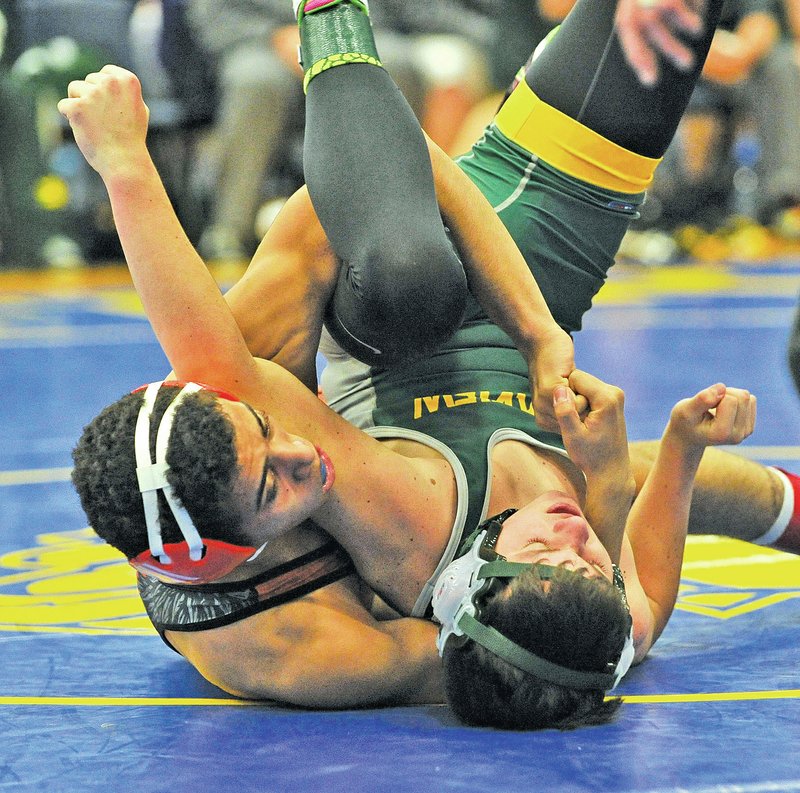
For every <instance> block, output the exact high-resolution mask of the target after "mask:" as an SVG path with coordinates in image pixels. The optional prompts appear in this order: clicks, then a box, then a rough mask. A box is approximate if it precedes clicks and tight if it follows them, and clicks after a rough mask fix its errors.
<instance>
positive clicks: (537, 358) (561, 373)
mask: <svg viewBox="0 0 800 793" xmlns="http://www.w3.org/2000/svg"><path fill="white" fill-rule="evenodd" d="M529 369H530V377H531V383H532V385H533V409H534V412H535V414H536V423H537V424H538V425H539V426H540V427H541V428H542V429H543V430H548V431H549V432H560V427H559V424H558V419H557V418H556V413H555V410H554V409H553V392H554V390H555V388H556V387H557V386H569V376H570V375H571V374H572V372H573V371H574V370H575V348H574V346H573V344H572V339H571V338H570V336H569V334H568V333H566V332H565V331H563V330H561V328H559V327H558V326H555V328H554V330H553V331H552V332H551V333H549V334H548V335H547V336H546V337H544V338H540V339H538V341H537V345H536V349H535V350H534V351H533V353H532V356H531V360H530V366H529ZM576 399H577V404H576V409H577V410H578V413H584V412H585V411H586V409H587V402H586V399H585V398H584V397H583V396H577V397H576Z"/></svg>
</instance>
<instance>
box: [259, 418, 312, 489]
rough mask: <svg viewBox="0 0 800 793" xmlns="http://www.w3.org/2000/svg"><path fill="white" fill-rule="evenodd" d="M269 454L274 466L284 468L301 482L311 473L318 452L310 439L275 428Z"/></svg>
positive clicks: (289, 474)
mask: <svg viewBox="0 0 800 793" xmlns="http://www.w3.org/2000/svg"><path fill="white" fill-rule="evenodd" d="M269 456H270V461H271V463H272V465H273V467H275V468H280V469H283V470H284V472H285V473H286V474H287V475H288V476H291V477H292V478H294V479H295V480H296V481H298V482H299V481H302V480H303V479H305V478H306V477H307V476H308V475H309V474H310V473H311V469H312V466H313V464H314V461H315V460H316V459H317V452H316V450H315V449H314V446H313V445H312V444H311V443H310V441H307V440H305V439H304V438H300V437H299V436H297V435H290V434H289V433H288V432H286V431H285V430H283V429H277V428H275V430H274V431H273V433H272V438H271V439H270V449H269Z"/></svg>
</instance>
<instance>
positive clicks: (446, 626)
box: [433, 509, 634, 691]
mask: <svg viewBox="0 0 800 793" xmlns="http://www.w3.org/2000/svg"><path fill="white" fill-rule="evenodd" d="M514 512H516V510H514V509H510V510H506V511H505V512H503V513H502V514H501V515H497V516H495V517H494V518H489V519H488V520H487V521H486V522H485V523H483V524H482V525H481V527H480V529H481V530H480V531H479V532H478V535H477V537H476V538H475V541H474V542H473V544H472V546H471V547H470V549H469V551H468V552H467V553H466V554H464V555H463V556H460V557H459V558H458V559H456V560H455V561H453V562H451V563H450V564H449V565H448V566H447V567H446V568H445V569H444V570H443V571H442V573H441V575H440V576H439V578H438V579H437V581H436V585H435V587H434V591H433V615H434V617H436V619H437V620H438V621H439V622H440V623H441V629H440V630H439V636H438V639H437V643H436V644H437V647H438V648H439V655H443V654H444V648H445V645H446V644H447V642H448V640H450V639H451V638H453V637H459V636H464V637H468V638H470V639H472V640H473V641H475V642H477V643H478V644H480V645H482V646H483V647H485V648H486V649H487V650H489V652H491V653H493V654H494V655H496V656H498V657H499V658H502V659H503V660H504V661H507V662H508V663H509V664H511V665H512V666H515V667H516V668H517V669H521V670H522V671H523V672H528V673H529V674H532V675H535V676H536V677H539V678H541V679H542V680H546V681H547V682H549V683H555V684H557V685H560V686H566V687H568V688H574V689H586V690H589V689H601V690H603V691H611V690H612V689H614V688H615V687H616V685H617V684H618V683H619V681H620V680H621V679H622V677H623V675H624V674H625V673H626V672H627V671H628V669H629V668H630V665H631V662H632V661H633V656H634V646H633V624H632V623H631V625H630V631H629V634H628V637H627V638H626V640H625V645H624V647H623V648H622V653H621V655H620V657H619V659H618V660H617V662H616V663H610V664H609V669H608V670H607V671H605V672H587V671H583V670H579V669H570V668H568V667H565V666H560V665H559V664H554V663H553V662H551V661H548V660H546V659H545V658H541V657H540V656H538V655H536V654H535V653H532V652H530V650H526V649H525V648H524V647H520V646H519V645H518V644H516V643H515V642H513V641H511V639H509V638H508V637H507V636H504V635H503V634H502V633H500V632H499V631H498V630H496V629H495V628H493V627H491V626H490V625H484V624H483V623H482V622H481V621H480V606H479V603H480V600H481V597H482V596H483V595H484V594H486V593H487V592H488V590H489V589H490V588H491V586H492V583H493V582H494V580H495V579H498V578H515V577H516V576H518V575H519V574H520V573H522V572H523V571H525V570H529V569H530V568H531V567H535V568H536V570H537V571H538V573H539V575H540V577H541V578H543V579H549V578H551V577H552V575H553V573H554V571H556V570H558V569H559V568H556V567H552V566H551V565H546V564H536V565H531V564H523V563H521V562H508V561H506V560H505V559H503V557H500V556H498V555H497V554H496V553H495V552H494V551H493V550H492V549H493V548H494V544H495V543H496V542H497V537H498V535H499V533H500V527H501V526H502V524H503V521H504V520H505V519H506V518H508V517H510V516H511V515H513V514H514ZM484 527H486V528H484ZM492 557H494V558H492ZM615 567H616V566H615ZM568 572H572V571H568ZM575 575H579V573H575ZM614 585H615V586H616V587H617V589H618V590H619V591H620V594H621V597H622V600H623V603H624V604H625V607H626V608H627V605H628V604H627V600H626V599H625V589H624V583H623V581H622V574H621V573H620V572H619V570H618V568H617V569H615V570H614Z"/></svg>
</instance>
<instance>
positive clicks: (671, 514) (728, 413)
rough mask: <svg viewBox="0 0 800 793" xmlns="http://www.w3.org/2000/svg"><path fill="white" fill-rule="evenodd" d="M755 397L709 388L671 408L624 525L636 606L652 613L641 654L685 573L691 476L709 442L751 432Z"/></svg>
mask: <svg viewBox="0 0 800 793" xmlns="http://www.w3.org/2000/svg"><path fill="white" fill-rule="evenodd" d="M754 422H755V398H754V397H752V396H751V395H750V394H749V393H748V392H746V391H741V390H739V389H733V388H727V389H726V387H725V386H723V385H716V386H711V387H710V388H707V389H704V390H703V391H701V392H699V393H698V394H697V395H696V396H694V397H692V398H690V399H684V400H682V401H681V402H679V403H678V404H677V405H676V406H675V407H674V408H673V410H672V414H671V416H670V421H669V424H668V425H667V428H666V430H665V431H664V436H663V437H662V439H661V444H660V446H659V450H658V453H657V455H656V459H655V461H654V463H653V467H652V468H651V469H650V472H649V473H648V475H647V479H646V480H645V482H644V485H643V486H642V489H641V490H640V492H639V493H638V495H637V496H636V499H635V501H634V503H633V507H632V508H631V512H630V515H629V517H628V522H627V526H626V535H627V539H628V540H629V542H630V548H631V550H632V555H633V560H634V564H633V565H631V567H632V568H633V569H631V570H625V567H624V566H623V572H626V573H628V574H629V576H630V579H631V586H632V592H631V595H632V602H631V610H632V613H634V626H636V613H635V609H637V604H641V603H642V601H643V599H646V604H647V609H648V610H649V612H650V614H649V618H648V619H646V620H645V621H646V622H647V625H648V627H647V630H646V631H645V632H644V635H640V636H637V637H636V638H637V642H636V644H637V649H636V660H641V659H642V658H643V657H644V656H645V655H646V653H647V651H648V650H649V648H650V647H651V646H652V645H653V644H654V643H655V641H656V640H657V639H658V637H659V636H660V635H661V633H662V631H663V630H664V628H665V627H666V624H667V622H668V620H669V618H670V616H671V615H672V611H673V609H674V607H675V600H676V598H677V594H678V586H679V584H680V577H681V565H682V562H683V550H684V545H685V542H686V533H687V526H688V523H689V508H690V505H691V500H692V490H693V487H694V479H695V475H696V473H697V469H698V467H699V465H700V461H701V459H702V457H703V453H704V451H705V448H706V447H707V446H710V445H719V444H724V443H739V442H741V441H742V440H743V439H744V438H746V437H747V436H748V435H749V434H750V433H751V432H752V430H753V426H754Z"/></svg>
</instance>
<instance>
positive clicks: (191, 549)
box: [129, 380, 266, 584]
mask: <svg viewBox="0 0 800 793" xmlns="http://www.w3.org/2000/svg"><path fill="white" fill-rule="evenodd" d="M162 385H175V386H182V388H181V390H180V391H179V392H178V395H177V396H176V397H175V399H173V400H172V402H171V403H170V405H169V407H168V408H167V409H166V411H165V413H164V415H163V416H162V418H161V423H160V424H159V425H158V432H157V434H156V449H155V461H153V460H152V458H151V456H150V421H151V418H152V415H153V409H154V407H155V403H156V397H157V396H158V392H159V390H160V388H161V386H162ZM143 388H144V389H145V391H144V400H143V401H142V406H141V408H140V409H139V415H138V417H137V420H136V431H135V435H134V451H135V454H136V476H137V478H138V481H139V492H140V493H141V494H142V503H143V506H144V518H145V523H146V524H147V541H148V545H149V548H148V550H146V551H144V552H142V553H140V554H139V555H138V556H136V557H134V558H133V559H130V560H129V562H130V564H131V565H132V566H133V567H134V568H136V570H138V571H140V572H142V573H144V574H146V575H153V576H156V577H157V578H160V579H162V580H163V581H167V582H169V583H179V584H201V583H207V582H210V581H214V580H216V579H218V578H221V577H222V576H224V575H227V574H228V573H230V572H231V571H232V570H234V569H235V568H236V567H238V566H239V565H240V564H242V563H243V562H246V561H250V560H252V559H255V558H256V557H257V556H258V555H259V554H260V553H261V551H263V550H264V547H265V546H266V543H264V544H263V545H262V546H261V547H260V548H258V549H256V548H254V547H249V546H242V545H231V544H230V543H226V542H222V541H221V540H208V539H204V538H202V537H201V536H200V532H198V531H197V528H196V527H195V525H194V522H193V521H192V519H191V517H190V516H189V513H188V512H187V511H186V508H185V507H184V506H183V505H182V504H181V503H180V501H179V500H178V497H177V496H176V494H175V490H174V488H173V487H172V485H170V483H169V482H168V481H167V473H168V471H169V470H170V468H169V466H168V465H167V449H168V448H169V439H170V433H171V432H172V424H173V422H174V420H175V412H176V411H177V409H178V407H179V406H180V404H181V402H183V400H184V399H185V398H186V397H187V396H189V394H194V393H197V392H198V391H202V390H204V389H206V390H209V391H212V392H214V393H216V394H217V395H218V396H220V397H222V398H223V399H228V400H231V401H237V402H238V401H239V400H238V399H237V398H236V397H235V396H233V395H231V394H227V393H225V392H221V391H215V390H214V389H210V388H207V386H203V385H201V384H200V383H181V382H175V381H163V380H161V381H159V382H156V383H150V384H149V385H148V386H143ZM140 390H141V389H139V388H137V389H136V391H140ZM134 393H136V392H134ZM159 490H161V491H163V493H164V497H165V498H166V501H167V504H168V505H169V508H170V509H171V510H172V514H173V515H174V517H175V521H176V522H177V524H178V528H179V529H180V531H181V534H182V535H183V538H184V540H185V542H179V543H169V544H167V545H166V546H165V545H164V543H163V541H162V537H161V519H160V517H159V514H158V491H159Z"/></svg>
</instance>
